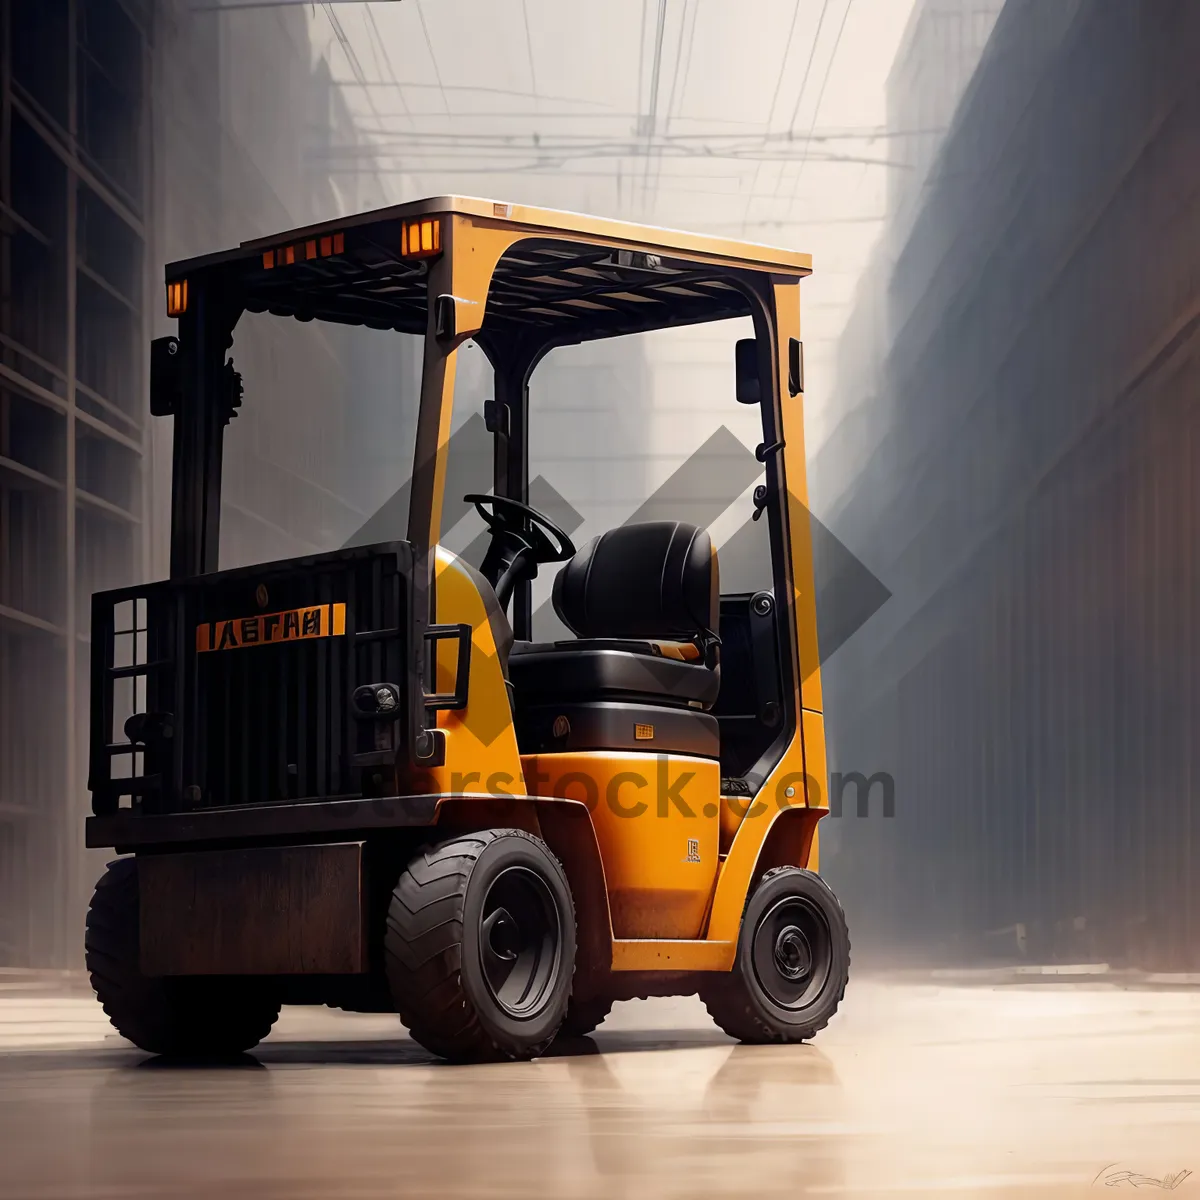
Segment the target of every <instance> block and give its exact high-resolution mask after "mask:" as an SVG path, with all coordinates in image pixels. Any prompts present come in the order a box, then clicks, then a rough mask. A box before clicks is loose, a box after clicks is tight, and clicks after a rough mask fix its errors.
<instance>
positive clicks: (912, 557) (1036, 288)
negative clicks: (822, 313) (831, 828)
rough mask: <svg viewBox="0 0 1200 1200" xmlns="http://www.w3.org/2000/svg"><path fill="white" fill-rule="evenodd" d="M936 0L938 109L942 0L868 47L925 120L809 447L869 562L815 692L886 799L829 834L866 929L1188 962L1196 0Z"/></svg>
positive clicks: (1115, 960) (1004, 950)
mask: <svg viewBox="0 0 1200 1200" xmlns="http://www.w3.org/2000/svg"><path fill="white" fill-rule="evenodd" d="M927 7H930V6H927ZM994 7H999V6H994ZM959 15H960V17H962V18H963V19H962V20H961V21H960V23H959V33H960V34H961V35H962V36H961V37H959V38H958V39H952V44H954V45H956V46H957V47H958V51H959V53H960V54H971V53H974V54H976V56H977V58H978V62H977V65H975V66H974V68H973V70H972V71H971V73H970V75H969V79H967V80H966V81H965V88H964V90H963V94H962V97H961V100H957V98H953V99H954V100H955V101H956V103H955V104H954V105H953V106H952V107H951V109H950V111H946V109H945V108H944V107H943V109H942V112H941V113H939V112H938V104H937V98H936V96H930V95H927V94H925V93H926V92H927V91H928V90H929V88H930V86H931V81H933V80H936V79H938V78H939V72H940V69H941V64H942V63H943V61H944V50H943V46H944V45H945V44H946V40H945V39H944V38H943V37H941V36H940V35H939V33H938V32H937V30H938V28H939V26H940V28H941V30H942V32H943V33H944V32H945V21H944V20H943V21H941V22H938V21H930V22H928V23H927V28H925V29H924V30H923V29H922V26H921V23H920V21H919V20H914V23H913V26H912V28H911V30H910V33H911V34H912V35H914V36H911V37H910V38H909V39H908V40H907V41H906V43H905V44H904V46H903V47H902V49H901V53H900V56H899V58H898V60H897V63H896V66H895V68H894V70H893V74H892V85H893V86H892V92H891V102H892V105H893V107H894V111H893V113H892V117H891V120H892V123H893V124H894V125H896V126H897V127H908V128H919V127H920V126H921V125H923V124H924V122H926V121H928V120H930V118H932V121H931V123H932V124H933V125H934V126H936V125H938V124H939V123H940V122H942V120H943V118H949V119H948V120H946V121H945V122H944V123H945V124H946V125H947V126H948V128H947V131H946V133H945V135H944V138H942V139H941V140H940V144H939V145H938V147H937V148H936V152H934V153H932V154H929V153H926V154H923V155H921V158H922V159H923V160H924V162H923V164H922V165H923V169H922V170H921V171H920V172H919V173H918V174H915V175H909V176H908V177H907V178H906V179H905V180H904V181H903V186H901V187H899V188H897V189H896V191H895V193H894V195H893V199H894V202H895V209H894V212H893V215H892V219H891V221H890V222H889V227H888V228H887V229H886V230H885V233H884V236H883V238H882V239H881V242H880V244H879V247H878V251H877V257H876V267H875V270H874V272H871V273H869V274H868V275H867V277H866V278H865V280H864V282H863V283H862V285H861V293H860V296H861V304H860V305H858V306H856V311H855V313H854V315H853V316H852V317H851V319H850V322H849V323H848V325H847V330H846V333H845V335H844V337H843V341H842V345H841V351H840V352H841V354H842V355H843V357H844V360H845V361H846V362H847V364H848V369H847V371H846V372H844V373H843V374H842V376H841V380H840V390H839V392H838V395H837V410H838V416H839V421H840V424H839V426H838V428H837V429H836V431H835V432H834V433H833V434H832V435H831V436H830V438H829V439H828V440H827V441H826V442H825V444H824V445H823V446H822V448H821V449H820V451H819V452H818V454H817V455H816V460H815V463H814V471H813V474H814V481H815V482H814V489H815V495H816V497H818V498H819V500H815V501H814V503H815V504H816V503H819V504H820V505H821V506H822V507H820V508H819V509H818V511H820V512H821V513H822V514H823V515H824V516H826V518H827V519H828V520H829V521H830V522H831V523H832V525H833V528H834V529H835V530H836V531H837V532H838V533H839V535H840V536H842V537H843V539H844V540H845V541H846V543H847V545H849V546H850V547H851V548H852V549H853V550H854V551H855V553H856V554H858V555H859V556H860V557H861V558H862V559H863V561H865V562H868V563H870V564H871V566H872V569H873V570H875V571H876V572H877V573H878V575H879V576H880V578H881V579H883V580H884V581H886V583H887V585H888V586H889V588H890V589H891V590H892V592H893V593H894V595H893V598H892V600H890V601H889V602H888V604H887V605H885V606H884V608H883V609H882V610H881V611H880V612H879V614H878V615H877V616H876V617H875V618H874V619H873V620H872V621H871V622H869V623H868V624H867V626H865V627H864V629H863V630H862V631H861V633H859V634H858V636H857V637H855V638H854V639H852V640H851V641H850V642H849V643H848V644H847V645H846V646H845V647H844V648H843V649H842V650H841V651H840V652H839V653H838V655H837V656H835V658H834V660H833V662H832V663H831V664H830V666H831V670H830V671H829V672H828V673H827V677H826V704H827V708H828V710H829V712H830V714H831V720H830V730H831V736H832V754H833V758H834V763H835V768H836V767H837V766H841V767H842V768H843V769H850V768H858V769H887V770H890V771H891V772H892V773H893V774H894V776H895V779H896V816H895V818H894V819H892V820H883V819H880V818H879V814H878V808H876V810H875V812H874V814H873V815H872V817H871V818H870V819H867V820H856V819H853V818H850V819H844V820H843V821H841V822H840V826H841V827H840V828H838V829H836V831H835V835H836V836H835V837H834V838H833V839H831V841H832V842H833V843H834V845H835V847H836V852H835V853H834V854H833V856H832V861H831V863H830V865H831V867H832V869H833V870H834V871H835V873H836V874H837V875H838V876H839V877H840V878H841V879H842V887H843V890H844V894H845V895H846V896H847V903H848V907H849V908H852V910H853V911H852V912H851V914H850V917H851V925H852V927H855V925H857V927H858V928H859V929H860V930H861V931H869V933H870V936H871V938H872V939H873V941H874V942H875V943H876V944H878V945H884V946H889V947H893V948H895V949H899V950H905V949H911V948H912V947H914V946H917V947H920V948H922V949H924V950H925V951H926V952H927V953H933V954H935V955H937V956H938V957H944V958H947V959H951V960H974V959H977V958H979V957H982V956H988V955H1003V956H1007V957H1019V956H1022V955H1024V956H1027V957H1029V958H1032V959H1060V960H1061V959H1068V960H1070V961H1075V962H1081V961H1082V962H1109V963H1111V964H1113V965H1132V966H1139V967H1144V968H1149V969H1160V970H1161V969H1172V970H1180V969H1189V968H1190V969H1192V970H1194V969H1196V967H1197V965H1200V820H1197V819H1196V817H1195V816H1194V814H1195V812H1196V799H1195V796H1196V792H1195V789H1196V784H1197V779H1198V778H1200V775H1198V774H1197V769H1198V767H1200V762H1198V760H1197V754H1196V737H1195V724H1194V723H1195V722H1196V720H1197V690H1196V680H1197V678H1198V672H1200V644H1198V639H1197V611H1198V603H1200V594H1198V587H1200V575H1198V569H1200V556H1198V555H1197V553H1196V546H1197V543H1198V540H1200V524H1198V521H1197V514H1198V511H1200V510H1198V502H1200V492H1198V491H1197V484H1196V482H1195V466H1196V463H1197V451H1198V449H1200V442H1198V441H1197V437H1198V434H1200V424H1198V418H1200V409H1198V402H1200V390H1198V387H1197V379H1198V370H1200V335H1198V332H1197V331H1198V328H1200V273H1198V272H1197V269H1196V263H1197V261H1198V258H1197V255H1198V252H1200V203H1198V202H1197V175H1196V171H1195V163H1196V155H1197V150H1198V148H1200V76H1198V75H1197V72H1196V70H1195V66H1194V61H1193V58H1192V56H1191V55H1189V53H1188V51H1187V47H1188V46H1195V45H1196V44H1197V43H1196V39H1197V38H1198V37H1200V8H1198V7H1197V6H1196V5H1194V4H1191V3H1188V2H1187V0H1180V2H1164V3H1161V4H1152V5H1143V4H1135V3H1115V4H1094V3H1083V2H1063V3H1055V4H1045V3H1042V2H1041V0H1008V2H1007V3H1006V4H1005V5H1004V6H1003V7H1002V9H1000V11H999V12H998V15H997V16H996V18H995V22H994V27H993V28H991V29H990V35H989V36H987V38H986V42H983V43H980V42H979V41H978V36H979V34H981V33H986V32H987V31H988V26H987V24H985V23H984V22H983V21H982V20H981V21H980V22H972V21H971V20H969V19H966V17H965V14H963V13H962V12H961V8H960V14H959ZM923 33H924V34H926V35H927V36H922V34H923ZM973 39H975V40H974V41H973ZM951 75H952V73H947V75H946V76H945V78H949V77H950V76H951ZM1098 80H1102V81H1103V85H1102V86H1099V85H1098V84H1097V81H1098Z"/></svg>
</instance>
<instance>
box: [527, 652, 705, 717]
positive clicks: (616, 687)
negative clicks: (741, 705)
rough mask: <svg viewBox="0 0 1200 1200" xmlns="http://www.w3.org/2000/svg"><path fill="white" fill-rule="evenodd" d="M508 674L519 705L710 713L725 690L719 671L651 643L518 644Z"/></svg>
mask: <svg viewBox="0 0 1200 1200" xmlns="http://www.w3.org/2000/svg"><path fill="white" fill-rule="evenodd" d="M509 672H510V677H511V679H512V682H513V687H514V689H515V691H516V698H517V703H518V704H519V705H526V704H537V703H543V702H546V701H568V700H601V699H611V700H633V701H637V700H640V701H644V702H646V703H650V704H666V705H674V706H678V707H681V708H704V709H707V708H711V707H712V705H713V704H714V702H715V701H716V699H717V693H718V691H719V690H720V686H721V674H720V669H719V668H716V669H714V668H711V667H706V666H705V665H704V664H703V663H700V662H686V661H684V660H683V659H679V658H674V657H669V656H667V655H666V654H664V653H663V652H662V649H661V648H660V647H658V646H657V645H656V644H655V643H653V642H649V641H645V642H643V641H626V640H617V639H582V640H580V641H573V642H515V643H514V644H513V648H512V654H511V655H510V657H509Z"/></svg>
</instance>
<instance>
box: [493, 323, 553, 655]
mask: <svg viewBox="0 0 1200 1200" xmlns="http://www.w3.org/2000/svg"><path fill="white" fill-rule="evenodd" d="M484 349H485V351H486V353H487V356H488V359H489V360H490V362H491V364H492V367H493V370H494V372H495V381H496V404H497V408H498V409H499V410H500V411H501V412H503V413H504V421H505V424H504V425H503V426H502V427H501V429H499V430H498V431H497V432H496V434H495V441H494V447H493V490H494V491H495V493H496V495H497V496H507V497H508V498H509V499H511V500H520V501H521V503H522V504H528V503H529V379H530V376H531V375H532V374H533V369H534V367H535V366H536V365H537V364H538V363H539V362H540V361H541V359H542V358H543V356H544V355H545V354H546V352H547V349H548V347H546V346H544V345H536V346H535V345H534V344H532V343H531V342H529V341H527V340H524V339H523V340H520V341H517V342H515V343H512V342H509V343H495V342H494V341H488V342H486V343H485V345H484ZM512 625H513V632H514V634H515V635H516V636H517V637H518V638H520V639H521V640H522V641H529V640H530V639H531V638H532V636H533V634H532V627H533V588H532V586H531V584H530V582H529V581H528V580H527V579H526V580H521V581H520V582H519V583H518V584H517V587H516V590H515V591H514V592H513V599H512Z"/></svg>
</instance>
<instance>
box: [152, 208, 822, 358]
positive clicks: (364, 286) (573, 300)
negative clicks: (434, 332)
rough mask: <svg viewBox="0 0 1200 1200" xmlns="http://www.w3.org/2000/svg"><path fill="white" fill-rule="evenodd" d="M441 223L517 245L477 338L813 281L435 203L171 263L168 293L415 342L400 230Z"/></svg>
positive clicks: (617, 321)
mask: <svg viewBox="0 0 1200 1200" xmlns="http://www.w3.org/2000/svg"><path fill="white" fill-rule="evenodd" d="M452 214H460V215H462V216H465V217H467V218H469V219H470V220H471V221H472V223H477V224H482V225H488V226H491V227H492V228H496V227H499V228H506V229H510V230H512V231H514V232H516V233H518V234H523V235H527V236H523V237H522V238H521V240H520V241H519V242H517V243H516V244H515V245H514V246H513V247H512V248H511V249H510V250H509V251H508V252H507V253H506V254H504V256H503V257H502V258H501V259H500V262H499V264H498V266H497V268H496V271H495V275H494V277H493V280H492V287H491V292H490V294H489V297H488V303H487V317H486V321H485V329H486V330H488V331H489V332H494V333H495V334H496V335H499V336H503V335H504V334H505V333H507V332H509V331H510V330H511V331H512V332H514V333H515V332H516V331H517V329H518V328H519V329H520V330H523V331H526V332H528V331H530V327H531V326H533V327H540V328H538V334H537V335H535V336H538V337H539V339H544V341H545V342H547V343H553V342H559V343H565V342H575V341H584V340H590V339H593V338H602V337H611V336H614V335H617V334H625V333H640V332H646V331H649V330H652V329H661V328H665V327H667V326H672V325H688V324H694V323H697V322H702V321H714V320H721V319H723V318H726V317H738V316H744V315H746V314H747V313H749V312H750V305H749V301H748V299H747V296H746V293H745V291H744V290H743V289H742V288H741V287H739V286H738V285H737V283H736V282H735V281H736V280H737V278H738V277H739V276H742V277H745V275H747V274H751V275H753V274H759V275H761V274H764V273H766V274H773V275H783V276H787V277H791V278H797V277H801V276H804V275H808V274H809V273H810V272H811V269H812V261H811V258H810V256H809V255H807V254H800V253H797V252H795V251H791V250H782V249H776V248H772V247H766V246H758V245H754V244H752V243H748V242H736V241H730V240H725V239H722V238H715V237H708V236H703V235H698V234H688V233H680V232H677V231H675V230H668V229H658V228H654V227H652V226H642V225H634V224H631V223H628V222H624V221H612V220H607V219H603V218H597V217H588V216H583V215H581V214H578V213H568V212H555V211H552V210H548V209H540V208H531V207H527V206H525V205H516V204H504V203H499V202H496V201H492V200H479V199H471V198H464V197H459V196H439V197H435V198H432V199H429V200H420V201H416V202H413V203H411V204H401V205H396V206H393V207H391V208H385V209H378V210H376V211H374V212H369V213H363V214H361V215H359V216H354V217H347V218H344V219H342V220H338V221H330V222H327V223H325V224H322V225H313V226H309V227H307V228H304V229H297V230H293V231H291V232H290V233H283V234H278V235H276V236H274V237H269V238H261V239H257V240H255V241H249V242H244V243H243V244H242V245H241V246H240V247H239V248H238V249H236V250H228V251H224V252H221V253H218V254H210V255H206V256H205V257H203V258H193V259H188V260H184V261H181V262H176V263H172V264H171V265H170V266H169V267H168V268H167V272H166V276H167V281H168V283H171V282H174V281H179V280H183V279H188V278H191V279H192V280H194V281H195V283H197V284H199V283H201V281H202V280H203V279H205V278H212V276H213V275H220V276H223V277H224V279H225V280H226V281H227V284H228V285H230V286H232V288H233V289H234V292H235V296H236V300H237V303H238V304H239V305H240V306H241V307H243V308H245V309H247V310H249V311H251V312H271V313H274V314H276V315H279V316H291V317H297V318H299V319H300V320H321V321H336V322H340V323H343V324H351V325H366V326H370V327H372V328H377V329H396V330H399V331H402V332H406V333H423V332H424V331H425V328H426V324H427V296H428V288H427V286H426V280H427V276H428V265H429V259H428V258H427V257H416V256H410V255H405V254H404V253H402V237H404V236H406V234H405V233H404V227H405V225H406V224H411V223H413V222H419V221H420V220H421V219H422V218H429V217H441V218H442V219H443V221H445V220H446V219H447V218H449V217H450V216H451V215H452ZM572 235H575V236H572ZM335 238H336V239H337V240H336V242H334V241H333V239H335ZM335 247H336V248H335Z"/></svg>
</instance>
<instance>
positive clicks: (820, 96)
mask: <svg viewBox="0 0 1200 1200" xmlns="http://www.w3.org/2000/svg"><path fill="white" fill-rule="evenodd" d="M853 7H854V0H846V7H845V9H844V11H843V12H842V23H841V24H840V25H839V26H838V31H837V37H835V38H834V39H833V49H832V50H831V51H830V52H829V61H828V62H826V64H825V74H824V76H823V77H822V79H821V87H820V90H819V91H818V92H817V102H816V104H815V105H814V106H813V115H812V121H811V122H809V127H808V131H809V135H810V136H811V134H812V131H813V130H814V129H815V128H816V127H817V118H818V117H819V116H820V115H821V101H822V100H824V99H825V88H826V86H827V85H828V83H829V76H830V74H831V73H832V71H833V63H834V60H835V59H836V58H837V52H838V47H839V46H840V45H841V44H842V34H843V33H844V32H845V31H846V20H847V18H848V17H849V16H850V10H851V9H852V8H853ZM810 145H811V142H810V141H809V140H808V139H807V138H806V139H805V142H804V153H803V154H802V155H801V158H800V166H799V167H797V169H796V179H795V181H794V183H793V184H792V195H791V201H790V203H792V204H794V203H795V202H796V197H797V196H798V195H799V194H800V180H801V178H802V176H803V175H804V164H805V163H806V162H807V161H808V150H809V147H810Z"/></svg>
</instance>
